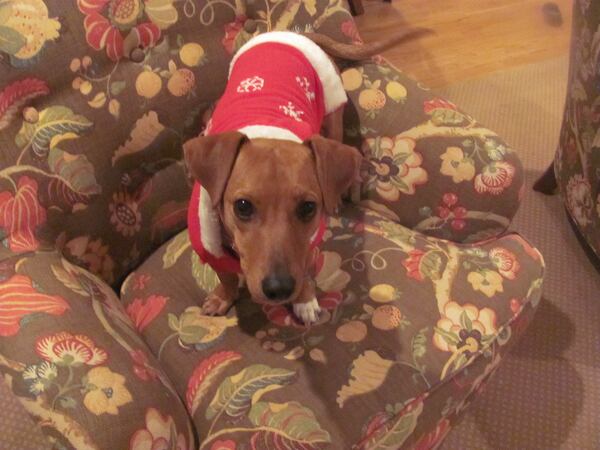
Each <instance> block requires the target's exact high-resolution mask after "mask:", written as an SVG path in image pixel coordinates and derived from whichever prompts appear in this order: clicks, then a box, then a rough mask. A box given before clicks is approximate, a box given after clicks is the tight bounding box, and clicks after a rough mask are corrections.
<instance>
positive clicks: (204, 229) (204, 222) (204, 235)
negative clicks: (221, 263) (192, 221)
mask: <svg viewBox="0 0 600 450" xmlns="http://www.w3.org/2000/svg"><path fill="white" fill-rule="evenodd" d="M198 219H199V220H200V241H201V242H202V246H203V247H204V248H205V249H206V250H207V251H208V252H209V253H210V254H211V255H213V256H216V257H217V258H221V257H222V256H223V255H224V253H223V242H222V239H221V219H220V218H219V215H218V214H217V211H216V210H215V209H214V208H213V206H212V201H211V199H210V195H209V194H208V192H207V191H206V189H204V188H203V187H200V204H199V205H198Z"/></svg>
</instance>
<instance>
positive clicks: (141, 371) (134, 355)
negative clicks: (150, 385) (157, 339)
mask: <svg viewBox="0 0 600 450" xmlns="http://www.w3.org/2000/svg"><path fill="white" fill-rule="evenodd" d="M129 355H130V356H131V359H133V372H134V373H135V375H136V376H137V377H138V378H139V379H140V380H143V381H149V380H156V379H157V378H158V376H159V375H160V374H159V372H158V370H156V369H155V368H154V367H151V366H149V365H148V357H147V356H146V353H144V351H143V350H132V351H131V352H129Z"/></svg>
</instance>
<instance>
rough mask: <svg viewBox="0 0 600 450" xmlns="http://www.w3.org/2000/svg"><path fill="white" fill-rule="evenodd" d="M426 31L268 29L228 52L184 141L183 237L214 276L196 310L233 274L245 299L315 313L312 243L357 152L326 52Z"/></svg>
mask: <svg viewBox="0 0 600 450" xmlns="http://www.w3.org/2000/svg"><path fill="white" fill-rule="evenodd" d="M427 32H429V30H425V29H414V30H408V31H406V32H403V33H400V34H398V35H395V36H393V37H391V38H390V39H387V40H385V41H380V42H377V43H373V44H365V45H348V44H342V43H339V42H336V41H334V40H332V39H330V38H328V37H327V36H324V35H320V34H316V33H305V34H303V35H301V34H297V33H292V32H269V33H264V34H260V35H258V36H256V37H254V38H252V39H250V40H249V41H248V42H247V43H246V44H244V45H243V46H242V47H241V48H240V50H239V51H238V52H237V53H236V54H235V56H234V58H233V59H232V61H231V64H230V69H229V80H228V83H227V87H226V89H225V92H224V94H223V96H222V97H221V98H220V100H219V101H218V103H217V105H216V107H215V109H214V111H213V112H212V116H211V118H210V120H209V121H208V124H207V127H206V130H205V132H204V135H201V136H198V137H196V138H193V139H191V140H189V141H187V142H186V143H185V144H184V146H183V147H184V159H185V163H186V167H187V170H188V173H189V175H190V176H191V178H192V180H193V182H194V188H193V193H192V198H191V200H190V207H189V210H188V230H189V234H190V240H191V242H192V246H193V248H194V250H195V251H196V252H197V253H198V255H199V256H200V259H201V260H202V261H203V262H204V263H207V264H210V265H211V266H212V268H213V269H214V270H215V271H216V273H217V275H218V278H219V281H220V284H219V285H218V286H217V287H216V288H215V289H214V290H213V291H212V292H211V293H209V294H208V296H207V297H206V299H205V300H204V302H203V304H202V311H203V313H204V314H207V315H222V314H225V313H226V312H227V310H228V309H229V308H230V307H231V305H232V304H233V303H234V302H235V301H236V300H237V298H238V296H239V289H240V281H241V280H242V279H243V280H244V281H245V284H246V286H247V288H248V291H249V292H250V295H251V297H252V299H253V300H254V301H256V302H258V303H262V304H277V303H279V304H283V303H285V304H289V303H291V304H292V307H293V311H294V314H295V315H296V317H297V318H298V319H299V320H301V321H302V322H303V323H304V324H305V325H306V326H309V325H311V324H313V323H315V322H316V321H317V320H318V316H319V312H320V308H319V304H318V302H317V299H316V296H315V283H314V280H313V274H311V270H312V266H313V254H314V249H315V247H317V246H318V245H319V243H320V241H321V239H322V236H323V233H324V230H325V224H326V219H325V217H326V216H327V215H331V214H334V213H335V211H336V208H337V206H338V204H339V203H340V201H341V199H342V196H343V195H344V194H345V193H346V192H347V191H348V190H349V189H350V188H351V186H352V185H353V183H355V182H356V181H358V180H359V169H360V165H361V161H362V156H361V154H360V153H359V151H358V150H357V149H356V148H354V147H350V146H348V145H345V144H343V143H342V142H341V141H342V134H343V128H342V114H343V107H344V105H345V103H346V101H347V97H346V93H345V91H344V88H343V86H342V82H341V78H340V75H339V70H338V68H337V67H336V65H335V64H334V62H333V59H332V57H335V58H343V59H346V60H363V59H365V58H367V57H369V56H372V55H374V54H377V53H379V52H380V51H382V50H384V49H386V48H388V47H391V46H392V45H395V44H398V43H400V42H402V41H405V40H407V39H413V38H416V37H418V36H420V35H423V34H424V33H427Z"/></svg>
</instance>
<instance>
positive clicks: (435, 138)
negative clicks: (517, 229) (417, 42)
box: [342, 58, 524, 242]
mask: <svg viewBox="0 0 600 450" xmlns="http://www.w3.org/2000/svg"><path fill="white" fill-rule="evenodd" d="M342 78H343V81H344V86H345V88H346V89H347V92H348V96H349V105H348V107H347V110H346V115H345V136H346V140H347V141H348V142H349V143H352V144H354V145H356V146H360V148H362V151H363V154H364V157H365V158H364V163H363V167H362V169H363V170H362V176H363V185H362V191H361V201H362V202H363V203H364V204H365V205H367V206H369V207H372V208H375V209H378V210H380V211H383V212H385V213H386V214H387V215H389V216H390V218H392V219H394V220H396V221H398V222H400V223H401V224H403V225H405V226H408V227H410V228H413V229H415V230H418V231H421V232H424V233H427V234H429V235H432V236H436V237H440V238H444V239H451V240H453V241H458V242H461V241H467V242H473V241H478V240H482V239H486V238H489V237H492V236H496V235H499V234H501V233H503V232H504V231H505V230H506V229H507V228H508V226H509V224H510V222H511V220H512V218H513V216H514V215H515V213H516V212H517V209H518V206H519V202H520V197H521V193H522V187H523V182H524V175H523V168H522V165H521V162H520V160H519V158H518V156H517V154H516V153H515V152H514V150H513V149H511V148H510V146H508V145H507V144H506V143H505V142H504V141H503V140H502V138H501V137H500V136H498V135H497V134H496V133H495V132H494V131H492V130H490V129H489V128H487V127H486V126H484V125H482V124H481V123H479V122H478V121H477V120H476V119H475V118H473V117H472V116H470V115H469V114H467V113H465V112H463V111H461V110H460V108H459V107H457V106H456V105H454V104H453V103H452V102H450V101H447V100H444V99H442V98H440V97H438V96H436V95H435V94H434V93H433V92H431V91H429V90H427V89H425V88H424V87H423V86H421V85H420V84H418V83H416V82H414V81H412V80H411V79H410V78H408V77H407V76H406V75H405V74H403V73H402V72H401V71H399V70H398V69H396V68H394V67H393V66H391V65H390V64H389V63H387V62H386V61H385V60H382V59H379V58H375V61H370V62H366V63H364V64H363V65H361V66H354V67H348V68H346V69H345V70H344V71H343V72H342Z"/></svg>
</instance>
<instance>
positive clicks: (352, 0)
mask: <svg viewBox="0 0 600 450" xmlns="http://www.w3.org/2000/svg"><path fill="white" fill-rule="evenodd" d="M348 5H349V6H350V13H351V14H352V15H353V16H360V15H361V14H363V13H364V12H365V9H364V8H363V4H362V0H348Z"/></svg>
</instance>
